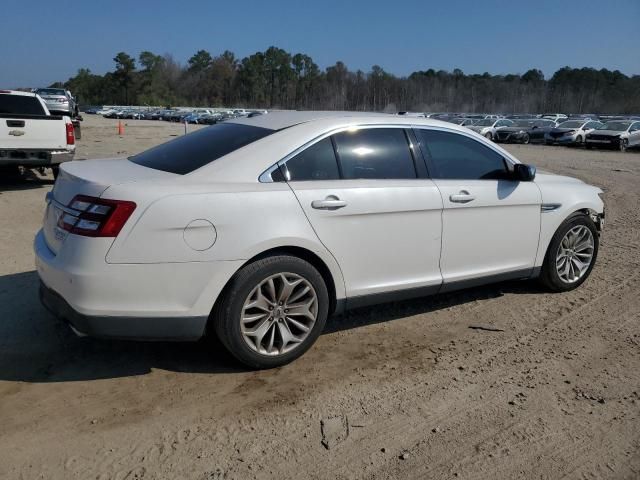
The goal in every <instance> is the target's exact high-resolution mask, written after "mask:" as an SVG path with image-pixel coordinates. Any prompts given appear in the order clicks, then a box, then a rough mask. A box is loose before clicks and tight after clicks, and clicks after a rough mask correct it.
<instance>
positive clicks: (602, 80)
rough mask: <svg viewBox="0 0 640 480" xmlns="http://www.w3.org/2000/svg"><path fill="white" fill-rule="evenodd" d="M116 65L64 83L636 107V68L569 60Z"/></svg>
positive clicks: (149, 96) (212, 94)
mask: <svg viewBox="0 0 640 480" xmlns="http://www.w3.org/2000/svg"><path fill="white" fill-rule="evenodd" d="M113 60H114V62H115V68H114V70H113V71H111V72H108V73H106V74H104V75H96V74H94V73H92V72H91V71H90V70H89V69H86V68H82V69H80V70H78V73H77V74H76V75H75V76H74V77H72V78H70V79H69V80H67V81H66V82H64V83H61V82H57V83H55V84H54V85H52V86H64V87H66V88H68V89H70V90H71V91H72V92H73V93H74V94H75V95H77V96H79V98H80V102H81V103H82V104H90V105H102V104H115V105H154V106H171V105H174V106H175V105H180V106H194V107H196V106H212V107H217V106H226V107H231V106H233V107H253V108H282V109H300V110H303V109H304V110H356V111H358V110H360V111H387V112H395V111H403V110H406V111H419V112H444V111H453V112H502V113H520V112H521V113H525V112H564V113H621V114H625V113H640V75H633V76H627V75H625V74H623V73H621V72H620V71H618V70H615V71H610V70H607V69H601V70H596V69H593V68H579V69H578V68H569V67H564V68H561V69H560V70H558V71H557V72H555V73H554V74H553V75H552V76H551V78H549V79H545V77H544V75H543V73H542V72H541V71H540V70H537V69H531V70H529V71H527V72H526V73H524V74H522V75H520V74H508V75H491V74H489V73H483V74H465V73H464V72H463V71H462V70H460V69H455V70H453V72H448V71H444V70H434V69H428V70H424V71H417V72H413V73H411V74H410V75H409V76H406V77H399V76H396V75H393V74H392V73H389V72H386V71H385V70H384V69H383V68H382V67H380V66H378V65H374V66H373V67H371V70H370V71H368V72H363V71H362V70H356V71H352V70H349V69H348V68H347V66H346V65H345V64H344V63H343V62H336V64H335V65H332V66H330V67H327V68H325V69H321V68H320V67H319V66H318V65H317V64H316V63H315V62H314V61H313V59H312V58H311V57H309V56H308V55H305V54H301V53H296V54H291V53H289V52H286V51H285V50H283V49H281V48H277V47H269V48H268V49H266V50H265V51H264V52H256V53H254V54H253V55H249V56H248V57H245V58H242V59H239V58H237V57H236V56H235V55H234V54H233V52H230V51H225V52H223V53H222V54H220V55H217V56H213V55H211V53H209V52H208V51H206V50H200V51H198V52H196V53H195V54H194V55H193V56H192V57H191V58H190V59H189V60H188V62H187V64H186V65H181V64H180V63H179V62H177V61H176V60H175V59H174V58H173V57H172V56H171V55H168V54H166V55H156V54H154V53H152V52H149V51H144V52H142V53H140V55H139V56H138V58H137V59H135V58H134V57H132V56H130V55H129V54H127V53H125V52H120V53H118V54H117V55H116V56H115V57H114V59H113Z"/></svg>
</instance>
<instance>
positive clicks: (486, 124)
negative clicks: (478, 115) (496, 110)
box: [473, 118, 496, 127]
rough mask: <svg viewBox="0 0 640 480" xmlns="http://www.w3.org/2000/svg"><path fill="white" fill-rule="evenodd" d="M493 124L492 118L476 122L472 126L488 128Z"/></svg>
mask: <svg viewBox="0 0 640 480" xmlns="http://www.w3.org/2000/svg"><path fill="white" fill-rule="evenodd" d="M494 123H496V121H495V120H494V119H492V118H485V119H484V120H478V121H477V122H476V123H474V124H473V125H474V126H476V127H490V126H491V125H493V124H494Z"/></svg>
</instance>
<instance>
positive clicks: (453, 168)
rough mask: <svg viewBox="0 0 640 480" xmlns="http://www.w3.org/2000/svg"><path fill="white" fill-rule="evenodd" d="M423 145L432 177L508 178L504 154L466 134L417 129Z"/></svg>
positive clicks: (465, 178)
mask: <svg viewBox="0 0 640 480" xmlns="http://www.w3.org/2000/svg"><path fill="white" fill-rule="evenodd" d="M416 136H417V137H418V141H419V142H420V147H421V148H422V149H423V151H424V153H425V155H426V156H427V157H428V158H429V161H430V172H431V177H432V178H438V179H463V180H496V179H506V178H508V170H507V167H506V163H505V160H504V158H503V157H502V155H500V154H499V153H498V152H496V151H495V150H492V149H491V148H489V147H487V146H485V145H483V144H481V143H480V142H478V141H476V140H474V139H472V138H469V137H467V136H466V135H462V134H458V133H452V132H443V131H440V130H427V129H417V130H416Z"/></svg>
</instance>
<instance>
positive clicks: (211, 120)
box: [84, 106, 267, 125]
mask: <svg viewBox="0 0 640 480" xmlns="http://www.w3.org/2000/svg"><path fill="white" fill-rule="evenodd" d="M84 111H85V113H88V114H96V115H102V116H103V117H105V118H118V119H130V120H164V121H167V122H180V123H185V122H186V123H193V124H204V125H213V124H215V123H218V122H222V121H225V120H228V119H231V118H242V117H250V116H255V115H260V114H263V113H267V111H266V110H245V109H243V108H237V109H224V110H220V109H213V108H196V109H186V108H150V107H146V108H140V107H102V106H91V107H87V108H85V109H84Z"/></svg>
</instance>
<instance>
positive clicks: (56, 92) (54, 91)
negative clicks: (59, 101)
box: [36, 88, 67, 97]
mask: <svg viewBox="0 0 640 480" xmlns="http://www.w3.org/2000/svg"><path fill="white" fill-rule="evenodd" d="M36 92H37V93H38V95H62V96H65V97H66V96H67V93H66V92H65V91H64V90H62V89H59V88H39V89H38V90H37V91H36Z"/></svg>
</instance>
